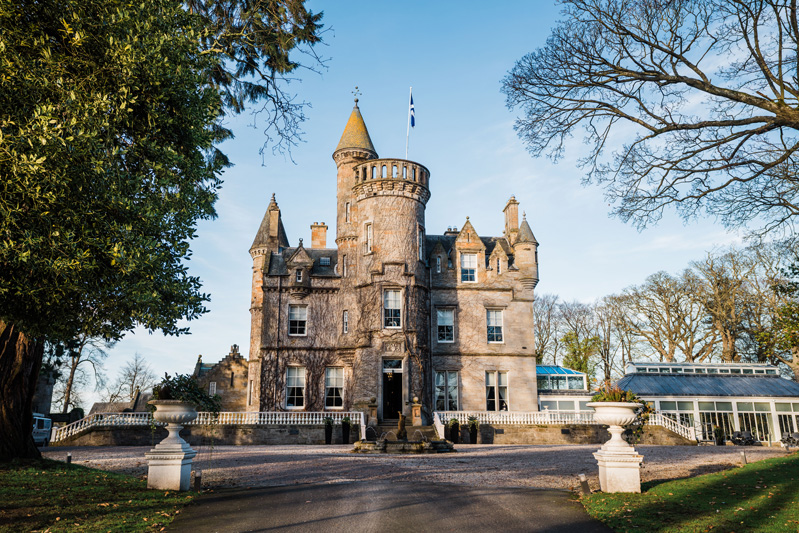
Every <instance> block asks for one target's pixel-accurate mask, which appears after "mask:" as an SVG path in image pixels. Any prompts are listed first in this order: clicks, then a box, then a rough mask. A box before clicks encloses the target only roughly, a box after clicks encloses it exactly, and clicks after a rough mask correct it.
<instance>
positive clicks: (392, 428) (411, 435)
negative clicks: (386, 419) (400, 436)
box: [367, 424, 438, 440]
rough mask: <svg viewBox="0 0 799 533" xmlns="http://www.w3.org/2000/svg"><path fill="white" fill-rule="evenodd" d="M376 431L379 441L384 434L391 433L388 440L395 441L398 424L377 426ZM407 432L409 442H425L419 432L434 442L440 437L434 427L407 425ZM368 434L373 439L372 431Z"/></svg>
mask: <svg viewBox="0 0 799 533" xmlns="http://www.w3.org/2000/svg"><path fill="white" fill-rule="evenodd" d="M374 430H375V434H376V438H378V439H379V438H380V437H381V436H382V435H383V434H384V433H386V434H388V433H389V432H390V434H389V435H388V438H389V439H391V440H394V439H395V437H394V435H396V433H397V425H396V424H378V425H377V426H374ZM405 430H406V431H407V432H408V440H423V439H422V438H421V437H420V435H419V434H418V433H416V432H417V431H420V432H421V433H422V435H423V436H424V437H426V438H427V440H434V439H437V438H438V435H437V434H436V428H435V427H433V426H411V425H407V426H405ZM367 432H368V433H369V438H370V439H371V431H369V430H367Z"/></svg>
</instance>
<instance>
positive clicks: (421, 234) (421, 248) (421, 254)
mask: <svg viewBox="0 0 799 533" xmlns="http://www.w3.org/2000/svg"><path fill="white" fill-rule="evenodd" d="M417 233H418V238H419V240H418V247H419V261H424V228H423V227H422V226H419V230H418V231H417Z"/></svg>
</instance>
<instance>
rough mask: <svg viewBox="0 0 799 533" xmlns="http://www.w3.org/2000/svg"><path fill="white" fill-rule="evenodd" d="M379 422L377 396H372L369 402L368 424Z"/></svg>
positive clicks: (374, 424)
mask: <svg viewBox="0 0 799 533" xmlns="http://www.w3.org/2000/svg"><path fill="white" fill-rule="evenodd" d="M377 424H378V422H377V398H372V399H371V401H370V402H369V420H368V421H367V422H366V425H367V426H376V425H377Z"/></svg>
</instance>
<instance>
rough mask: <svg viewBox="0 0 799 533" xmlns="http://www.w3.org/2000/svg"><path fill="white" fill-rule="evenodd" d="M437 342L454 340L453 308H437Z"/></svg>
mask: <svg viewBox="0 0 799 533" xmlns="http://www.w3.org/2000/svg"><path fill="white" fill-rule="evenodd" d="M436 324H437V325H438V342H455V310H454V309H437V310H436Z"/></svg>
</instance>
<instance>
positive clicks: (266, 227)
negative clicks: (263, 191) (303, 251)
mask: <svg viewBox="0 0 799 533" xmlns="http://www.w3.org/2000/svg"><path fill="white" fill-rule="evenodd" d="M272 211H277V213H278V215H277V232H276V233H277V239H275V238H274V237H272V236H271V235H272V233H273V232H272V231H270V229H271V225H272V223H273V222H274V221H272V220H271V218H272V217H271V212H272ZM288 245H289V243H288V238H287V237H286V230H285V229H283V221H282V220H281V219H280V208H279V207H278V206H277V201H276V200H275V195H274V194H272V200H271V201H270V202H269V206H268V207H267V208H266V213H264V218H263V220H261V225H260V226H259V228H258V233H256V234H255V239H254V240H253V241H252V246H250V250H251V251H252V250H254V249H257V248H269V247H273V248H275V251H277V248H278V247H283V248H287V247H288Z"/></svg>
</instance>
